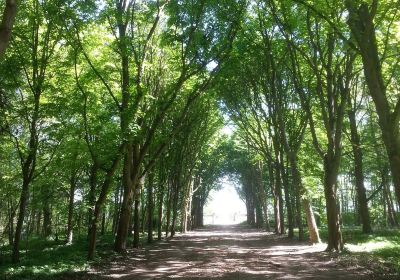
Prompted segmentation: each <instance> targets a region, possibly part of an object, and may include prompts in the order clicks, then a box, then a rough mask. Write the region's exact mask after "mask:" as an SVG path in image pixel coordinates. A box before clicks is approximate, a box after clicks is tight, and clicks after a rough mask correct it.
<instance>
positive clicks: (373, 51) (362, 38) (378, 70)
mask: <svg viewBox="0 0 400 280" xmlns="http://www.w3.org/2000/svg"><path fill="white" fill-rule="evenodd" d="M346 6H347V9H348V11H349V20H348V24H349V26H350V29H351V31H352V34H353V36H354V38H355V39H356V42H357V46H358V48H359V51H360V54H361V58H362V62H363V66H364V75H365V80H366V82H367V85H368V89H369V91H368V92H369V94H370V95H371V97H372V100H373V101H374V104H375V108H376V113H377V115H378V120H379V126H380V128H381V131H382V139H383V143H384V144H385V148H386V152H387V155H388V158H389V163H390V169H391V174H392V178H393V184H394V189H395V193H396V198H397V203H398V204H400V137H399V134H400V128H399V119H400V100H397V104H396V106H395V109H394V110H392V109H391V106H390V104H389V101H388V97H387V94H386V86H385V84H384V79H383V74H382V67H381V61H380V59H379V53H378V46H377V42H376V31H375V25H374V14H372V12H371V11H370V9H369V6H368V3H365V2H361V4H358V2H356V1H350V0H347V1H346Z"/></svg>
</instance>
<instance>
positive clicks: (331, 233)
mask: <svg viewBox="0 0 400 280" xmlns="http://www.w3.org/2000/svg"><path fill="white" fill-rule="evenodd" d="M338 170H339V159H338V158H334V157H333V156H330V157H329V156H328V155H326V156H325V158H324V173H325V174H324V190H325V199H326V215H327V223H328V247H327V251H332V250H336V251H341V250H343V238H342V232H341V229H340V217H339V211H338V208H337V175H338Z"/></svg>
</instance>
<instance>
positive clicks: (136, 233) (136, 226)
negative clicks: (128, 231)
mask: <svg viewBox="0 0 400 280" xmlns="http://www.w3.org/2000/svg"><path fill="white" fill-rule="evenodd" d="M143 184H144V177H142V178H141V179H140V182H139V184H138V185H136V187H135V206H134V214H133V248H139V243H140V202H141V192H142V188H143Z"/></svg>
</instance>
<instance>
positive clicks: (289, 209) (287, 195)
mask: <svg viewBox="0 0 400 280" xmlns="http://www.w3.org/2000/svg"><path fill="white" fill-rule="evenodd" d="M280 162H281V164H280V166H281V174H282V178H283V180H282V181H283V191H284V195H285V201H286V212H287V217H288V237H289V238H293V237H294V231H293V208H292V205H291V203H290V193H289V180H288V174H287V172H286V170H285V166H284V165H283V152H282V153H281V159H280Z"/></svg>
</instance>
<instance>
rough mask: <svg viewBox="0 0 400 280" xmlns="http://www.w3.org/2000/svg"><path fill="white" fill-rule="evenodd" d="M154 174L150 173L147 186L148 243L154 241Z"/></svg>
mask: <svg viewBox="0 0 400 280" xmlns="http://www.w3.org/2000/svg"><path fill="white" fill-rule="evenodd" d="M153 176H154V175H153V174H152V173H150V174H149V176H148V178H149V179H148V186H147V190H148V193H147V214H148V218H147V243H152V242H153V214H154V198H153V187H154V186H153Z"/></svg>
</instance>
